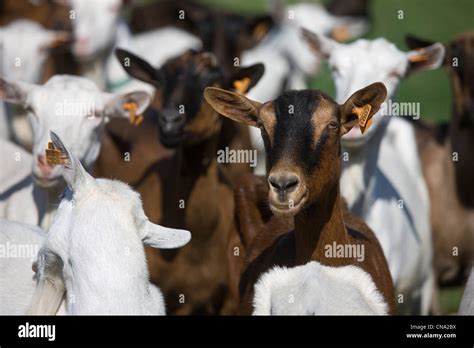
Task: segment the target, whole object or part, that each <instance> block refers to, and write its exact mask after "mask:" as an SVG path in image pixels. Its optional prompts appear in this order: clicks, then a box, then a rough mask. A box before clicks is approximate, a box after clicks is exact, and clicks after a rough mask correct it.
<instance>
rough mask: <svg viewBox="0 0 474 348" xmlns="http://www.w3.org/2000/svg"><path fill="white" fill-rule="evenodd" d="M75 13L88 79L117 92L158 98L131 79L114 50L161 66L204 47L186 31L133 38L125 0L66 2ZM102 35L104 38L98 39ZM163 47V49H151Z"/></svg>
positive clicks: (77, 51) (77, 44)
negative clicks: (124, 11)
mask: <svg viewBox="0 0 474 348" xmlns="http://www.w3.org/2000/svg"><path fill="white" fill-rule="evenodd" d="M66 3H68V4H69V5H70V7H71V11H73V13H74V19H73V20H72V27H73V33H74V37H75V38H74V44H73V49H72V50H73V54H74V55H75V56H76V57H77V59H78V60H79V61H81V62H82V63H83V68H84V69H83V70H84V72H83V73H84V74H85V76H86V77H88V78H91V79H92V80H93V81H95V82H96V83H97V85H98V86H99V87H100V88H106V89H107V90H110V91H113V92H126V91H131V90H134V89H137V88H139V89H143V90H145V91H147V92H149V93H150V94H151V95H154V89H153V87H152V86H150V85H149V84H145V83H143V82H141V81H138V80H135V79H131V78H130V76H129V75H128V74H127V73H126V72H125V71H124V69H123V67H122V65H121V64H120V63H119V62H118V61H117V59H116V58H115V55H114V54H113V53H114V48H123V49H126V50H128V51H130V52H133V53H136V54H138V55H140V56H143V57H145V58H146V60H147V61H149V62H151V63H152V64H153V65H154V66H161V65H162V64H163V63H164V62H165V61H166V60H167V59H168V58H171V57H173V56H175V55H179V54H181V53H183V52H184V51H186V50H188V49H190V48H194V49H199V48H200V47H201V45H202V44H201V41H200V40H199V39H198V38H197V37H195V36H194V35H191V34H189V33H187V32H185V31H184V30H181V29H177V28H163V29H157V30H153V31H150V32H145V33H142V34H138V35H132V33H131V32H130V30H129V28H128V25H127V24H126V23H125V21H123V19H122V18H121V12H122V7H123V3H122V0H101V1H83V0H68V1H66ZM97 33H100V35H97ZM153 47H159V49H151V48H153Z"/></svg>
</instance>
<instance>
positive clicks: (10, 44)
mask: <svg viewBox="0 0 474 348" xmlns="http://www.w3.org/2000/svg"><path fill="white" fill-rule="evenodd" d="M68 39H69V35H68V33H67V32H64V31H54V30H48V29H45V28H44V27H43V26H41V25H40V24H38V23H35V22H32V21H30V20H25V19H22V20H16V21H14V22H12V23H10V24H9V25H7V26H4V27H0V57H1V59H0V76H1V77H3V78H5V79H8V80H20V81H26V82H30V83H38V82H40V80H41V78H42V74H43V68H44V64H45V62H46V59H47V58H48V56H49V51H50V49H51V48H53V47H55V46H58V45H61V44H63V43H65V42H67V41H68ZM14 116H16V117H15V118H14ZM22 116H24V115H22V113H21V112H18V110H10V109H9V108H7V107H6V105H5V104H4V103H3V102H1V103H0V138H3V139H9V138H11V137H14V138H16V139H18V140H19V141H21V142H25V143H28V142H29V140H30V139H31V134H29V127H28V126H25V118H24V117H22ZM12 133H13V134H12Z"/></svg>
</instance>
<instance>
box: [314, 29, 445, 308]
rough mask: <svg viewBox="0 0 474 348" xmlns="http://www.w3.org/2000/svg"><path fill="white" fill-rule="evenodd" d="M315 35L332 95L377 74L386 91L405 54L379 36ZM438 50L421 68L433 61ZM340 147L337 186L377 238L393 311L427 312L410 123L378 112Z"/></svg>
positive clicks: (420, 193) (428, 249) (428, 286)
mask: <svg viewBox="0 0 474 348" xmlns="http://www.w3.org/2000/svg"><path fill="white" fill-rule="evenodd" d="M318 38H319V46H320V50H321V53H323V54H324V55H325V56H327V57H328V63H329V65H330V67H331V68H332V69H333V78H334V81H335V85H336V100H337V102H339V103H343V102H344V101H345V100H347V99H348V98H349V96H350V95H351V94H352V93H353V92H355V91H356V90H358V89H360V88H362V87H363V86H366V85H368V84H370V83H374V82H377V81H380V82H383V83H384V84H385V86H386V88H387V91H388V98H393V97H394V94H395V92H396V88H397V86H398V84H399V82H400V79H401V78H402V77H404V76H405V75H406V73H407V70H408V67H409V60H408V58H409V57H410V55H411V54H413V52H402V51H400V50H398V49H397V48H396V47H395V45H394V44H392V43H391V42H389V41H387V40H385V39H376V40H372V41H369V40H357V41H355V42H353V43H351V44H340V43H337V42H335V41H333V40H331V39H328V38H325V37H322V36H320V35H319V36H318ZM439 58H440V59H438V61H437V62H435V64H433V65H431V66H429V67H428V66H427V67H426V68H436V67H438V66H439V65H440V64H441V60H442V57H441V56H440V57H439ZM413 101H416V99H415V98H414V99H413ZM342 147H343V157H344V156H347V155H348V156H349V157H348V161H343V172H342V176H341V192H342V194H343V196H344V198H345V199H346V200H347V202H348V205H349V208H350V209H351V211H352V212H354V213H355V214H357V215H359V216H360V217H362V218H363V219H364V221H365V222H366V223H367V224H368V225H369V227H370V228H371V229H372V230H373V231H374V232H375V234H376V236H377V238H378V239H379V241H380V243H381V245H382V248H383V251H384V253H385V256H386V258H387V261H388V264H389V268H390V272H391V275H392V278H393V281H394V285H395V290H396V294H397V295H399V294H402V295H403V300H404V301H403V303H401V304H400V305H399V312H400V313H413V314H417V313H418V314H420V313H421V314H427V313H428V309H429V305H430V303H431V296H432V288H433V282H434V278H433V277H434V275H433V268H432V241H431V229H430V223H429V213H430V211H429V197H428V191H427V187H426V183H425V181H424V178H423V174H422V169H421V164H420V159H419V156H418V152H417V146H416V141H415V133H414V129H413V126H412V125H411V124H410V123H408V122H406V121H405V120H402V119H400V117H390V116H382V115H381V113H380V112H378V113H377V114H376V115H375V116H374V123H373V125H372V127H371V128H370V129H369V130H368V132H366V134H364V135H361V134H360V130H359V129H358V128H353V129H352V130H351V131H350V132H349V133H348V134H346V135H345V136H344V137H343V138H342ZM346 153H347V154H346ZM402 205H403V206H402Z"/></svg>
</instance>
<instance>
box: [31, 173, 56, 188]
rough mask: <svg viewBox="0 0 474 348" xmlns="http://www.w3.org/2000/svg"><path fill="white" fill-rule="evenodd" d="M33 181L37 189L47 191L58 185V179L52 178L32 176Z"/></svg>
mask: <svg viewBox="0 0 474 348" xmlns="http://www.w3.org/2000/svg"><path fill="white" fill-rule="evenodd" d="M33 181H34V182H35V184H36V185H38V186H39V187H41V188H44V189H49V188H51V187H55V186H57V185H58V184H59V177H57V178H53V179H45V178H42V177H39V176H37V175H34V174H33Z"/></svg>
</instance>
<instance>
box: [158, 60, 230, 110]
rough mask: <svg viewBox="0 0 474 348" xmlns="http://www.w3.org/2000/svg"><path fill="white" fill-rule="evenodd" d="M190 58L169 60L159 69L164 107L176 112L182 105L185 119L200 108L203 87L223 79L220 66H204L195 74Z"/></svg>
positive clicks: (193, 62)
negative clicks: (161, 75) (162, 83)
mask: <svg viewBox="0 0 474 348" xmlns="http://www.w3.org/2000/svg"><path fill="white" fill-rule="evenodd" d="M194 54H195V55H197V54H198V53H194ZM192 58H194V57H191V59H189V60H187V61H176V60H171V61H169V62H168V63H166V64H165V65H164V66H163V68H162V69H161V70H162V72H163V76H164V80H165V84H164V88H163V90H162V93H163V101H164V107H165V108H166V109H169V110H174V109H176V112H178V111H179V108H180V106H181V105H184V112H185V114H186V118H187V119H192V118H194V117H195V116H196V115H197V114H198V112H199V110H200V109H201V105H202V103H203V100H204V98H203V93H204V89H205V88H206V87H209V86H212V85H213V84H216V83H218V84H221V83H222V80H223V74H222V70H221V69H220V67H214V66H212V67H211V66H210V67H206V68H204V69H203V70H202V72H201V73H199V74H196V71H195V70H196V62H195V60H194V59H192Z"/></svg>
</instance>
